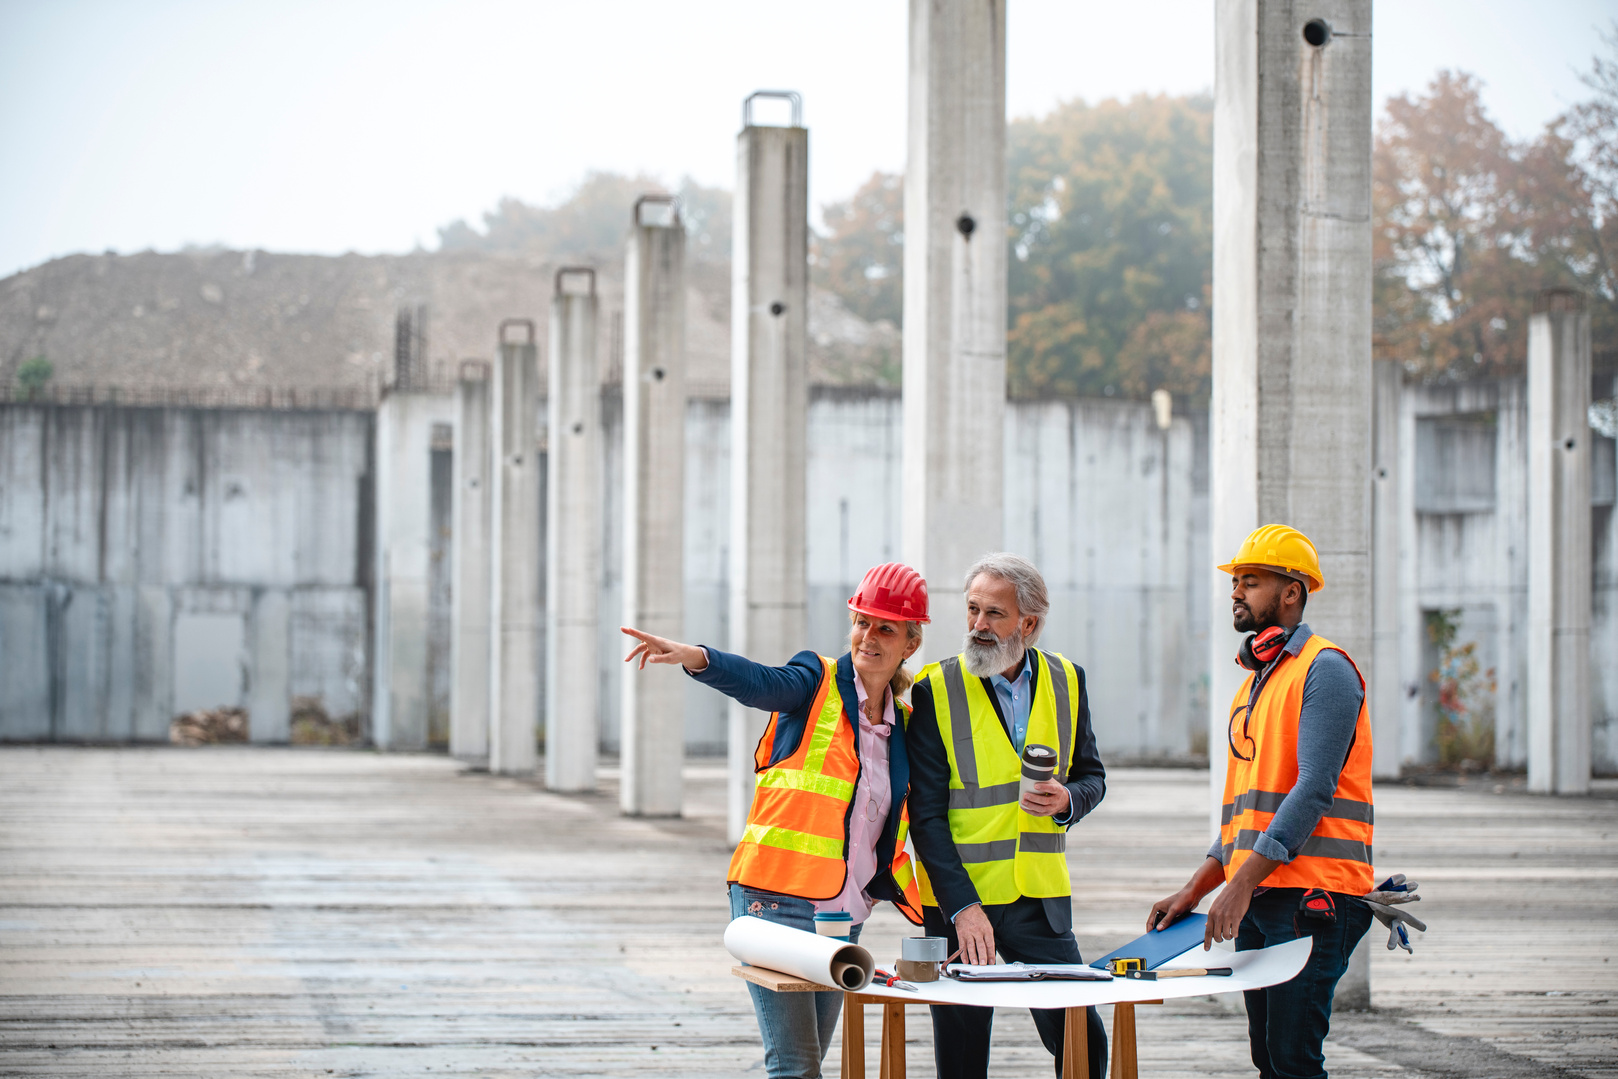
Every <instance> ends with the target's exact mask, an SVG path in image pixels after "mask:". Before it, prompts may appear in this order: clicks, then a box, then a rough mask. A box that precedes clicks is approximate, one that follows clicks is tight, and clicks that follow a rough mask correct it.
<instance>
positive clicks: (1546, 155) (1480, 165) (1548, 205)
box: [1372, 29, 1618, 380]
mask: <svg viewBox="0 0 1618 1079" xmlns="http://www.w3.org/2000/svg"><path fill="white" fill-rule="evenodd" d="M1607 44H1608V46H1609V47H1610V48H1611V49H1612V51H1613V52H1614V54H1615V55H1614V58H1612V59H1603V58H1601V57H1597V58H1596V61H1595V65H1594V70H1593V72H1592V73H1591V74H1590V75H1589V76H1588V77H1587V79H1586V82H1587V83H1588V84H1589V85H1590V86H1591V88H1592V89H1593V90H1595V92H1596V96H1595V98H1594V99H1593V100H1591V101H1589V102H1586V103H1584V104H1582V105H1579V106H1576V107H1575V108H1573V109H1572V110H1570V111H1569V112H1568V113H1566V114H1564V115H1563V116H1560V117H1557V118H1556V119H1555V120H1553V121H1552V122H1551V123H1550V124H1549V125H1547V127H1546V129H1545V130H1544V131H1543V132H1542V133H1541V134H1540V135H1539V136H1538V137H1537V138H1534V139H1532V140H1528V141H1525V142H1521V143H1517V142H1513V141H1512V140H1510V139H1508V138H1507V137H1506V135H1505V134H1504V133H1503V132H1502V131H1501V130H1500V128H1499V127H1498V126H1497V125H1496V124H1495V123H1494V122H1493V121H1492V120H1491V119H1490V118H1489V117H1488V115H1487V114H1486V113H1485V111H1484V109H1483V104H1482V101H1481V97H1480V90H1481V86H1480V84H1479V83H1478V81H1477V80H1476V79H1475V78H1473V77H1472V76H1471V75H1467V74H1465V73H1461V72H1451V71H1441V72H1439V74H1438V75H1437V77H1435V78H1434V79H1433V81H1432V83H1431V84H1430V85H1429V86H1428V88H1427V91H1426V93H1425V94H1422V95H1417V96H1411V95H1408V94H1401V95H1399V96H1397V97H1394V98H1390V99H1389V100H1388V103H1387V111H1386V114H1385V116H1384V118H1383V120H1382V122H1381V123H1380V124H1379V126H1378V130H1377V134H1376V142H1375V149H1374V156H1373V161H1372V204H1373V214H1374V219H1375V231H1374V233H1373V241H1372V242H1373V248H1372V254H1373V266H1374V274H1375V283H1374V289H1375V292H1374V296H1375V304H1374V318H1375V324H1374V325H1375V330H1374V334H1375V336H1374V341H1375V345H1374V348H1375V352H1376V354H1377V355H1379V356H1383V357H1387V358H1390V359H1396V360H1399V361H1400V362H1402V363H1404V365H1405V366H1406V368H1407V369H1408V370H1410V371H1412V372H1415V373H1420V374H1421V375H1423V376H1425V377H1428V378H1442V379H1451V380H1453V379H1465V378H1470V377H1473V376H1476V375H1499V374H1505V373H1507V372H1515V371H1520V370H1521V369H1522V366H1523V363H1524V360H1525V358H1526V356H1527V348H1528V341H1527V339H1528V319H1529V316H1530V314H1531V312H1532V310H1533V302H1534V296H1535V295H1536V294H1537V293H1538V292H1539V291H1540V290H1541V289H1545V288H1551V287H1570V288H1576V289H1578V290H1580V291H1581V292H1583V293H1584V294H1585V295H1586V296H1587V297H1588V298H1589V300H1590V310H1591V316H1592V330H1593V333H1594V338H1595V345H1596V348H1597V350H1598V351H1599V350H1601V349H1602V348H1603V347H1606V348H1611V347H1612V343H1613V342H1614V341H1615V333H1618V298H1615V278H1614V256H1615V255H1618V150H1615V149H1614V146H1615V145H1618V29H1615V32H1614V33H1613V34H1612V35H1609V36H1608V38H1607Z"/></svg>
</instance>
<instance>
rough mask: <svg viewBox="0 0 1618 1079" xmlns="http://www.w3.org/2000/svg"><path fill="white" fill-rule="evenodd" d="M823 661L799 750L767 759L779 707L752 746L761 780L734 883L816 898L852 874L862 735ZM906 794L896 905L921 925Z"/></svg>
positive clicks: (900, 800)
mask: <svg viewBox="0 0 1618 1079" xmlns="http://www.w3.org/2000/svg"><path fill="white" fill-rule="evenodd" d="M820 663H821V667H822V671H821V675H820V686H819V688H817V689H816V690H815V699H814V704H813V705H812V706H811V707H810V712H809V722H808V723H807V724H805V727H804V731H803V737H802V738H801V739H800V740H799V742H798V748H797V751H796V752H794V753H793V754H792V755H791V756H790V757H787V758H786V759H785V760H782V761H779V762H777V763H776V764H773V765H772V764H770V763H769V761H770V757H771V755H772V753H773V751H774V748H775V733H776V724H777V722H778V721H779V720H780V718H781V713H780V712H775V713H773V714H771V716H770V723H769V726H767V727H765V728H764V736H763V737H762V738H760V739H759V740H758V748H757V749H755V750H754V751H753V765H754V771H755V772H757V773H758V781H757V787H756V789H755V791H754V794H753V809H752V812H750V813H749V814H748V815H747V828H746V830H745V831H744V832H743V833H742V841H741V842H740V843H738V844H737V845H736V852H735V853H734V854H732V855H731V858H730V872H729V874H728V879H729V882H730V883H732V884H741V885H742V886H744V887H747V888H759V889H762V890H764V891H767V892H778V893H780V894H782V895H791V896H798V897H799V898H802V899H817V900H818V899H834V898H836V897H837V896H838V895H841V894H842V891H843V885H844V884H845V883H846V882H847V880H848V825H849V818H850V816H851V814H852V813H853V802H854V786H855V783H856V782H858V780H859V774H860V759H859V735H858V733H857V732H856V729H855V725H854V719H853V717H852V716H850V715H849V714H848V712H847V711H846V710H845V709H844V707H843V699H842V694H840V693H839V692H838V691H837V661H836V660H834V659H829V658H827V657H826V656H821V657H820ZM894 711H895V718H896V719H897V720H898V721H899V722H901V723H904V722H908V720H909V718H910V709H909V707H908V706H906V705H905V704H904V703H903V702H902V701H897V700H896V701H894ZM906 793H907V792H905V791H894V792H893V800H894V808H893V809H892V810H890V811H889V812H895V811H896V812H898V813H899V826H898V833H897V837H896V838H895V840H894V844H893V862H892V864H891V865H890V866H889V872H891V873H892V875H893V883H894V885H895V889H896V890H897V891H898V892H899V893H900V894H901V895H903V897H904V902H902V903H901V902H898V901H897V900H896V901H894V906H896V907H898V908H899V913H901V914H903V915H904V916H905V917H906V918H908V919H909V920H910V921H911V922H913V923H915V924H916V925H920V924H921V897H920V896H919V895H918V894H917V891H916V876H915V871H914V868H913V867H912V865H911V862H910V855H909V854H907V853H906V852H905V837H906V836H907V835H908V834H909V832H910V810H909V807H908V806H907V805H906ZM879 876H880V874H879Z"/></svg>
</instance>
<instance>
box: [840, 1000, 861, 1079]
mask: <svg viewBox="0 0 1618 1079" xmlns="http://www.w3.org/2000/svg"><path fill="white" fill-rule="evenodd" d="M843 1079H865V1005H863V1004H861V1003H860V1002H859V1001H858V1000H856V999H855V997H854V994H853V993H844V994H843Z"/></svg>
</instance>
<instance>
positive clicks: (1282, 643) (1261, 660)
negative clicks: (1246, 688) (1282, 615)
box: [1236, 626, 1292, 671]
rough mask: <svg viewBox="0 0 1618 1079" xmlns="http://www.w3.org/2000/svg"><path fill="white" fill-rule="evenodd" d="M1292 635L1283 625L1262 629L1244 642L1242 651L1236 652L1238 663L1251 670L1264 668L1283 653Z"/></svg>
mask: <svg viewBox="0 0 1618 1079" xmlns="http://www.w3.org/2000/svg"><path fill="white" fill-rule="evenodd" d="M1291 636H1292V633H1291V631H1289V630H1288V629H1286V628H1285V627H1283V626H1271V627H1270V628H1269V629H1265V630H1260V631H1259V632H1258V633H1255V634H1253V635H1252V636H1250V637H1248V638H1247V639H1246V640H1244V641H1243V642H1242V647H1241V651H1240V652H1238V653H1237V654H1236V663H1237V665H1238V666H1241V667H1246V668H1247V669H1248V670H1250V671H1259V670H1263V669H1264V668H1265V667H1267V666H1268V665H1269V663H1270V661H1271V660H1273V659H1275V657H1276V656H1279V655H1280V654H1281V649H1283V648H1285V647H1286V645H1287V638H1289V637H1291Z"/></svg>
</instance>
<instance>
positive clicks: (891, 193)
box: [810, 172, 905, 326]
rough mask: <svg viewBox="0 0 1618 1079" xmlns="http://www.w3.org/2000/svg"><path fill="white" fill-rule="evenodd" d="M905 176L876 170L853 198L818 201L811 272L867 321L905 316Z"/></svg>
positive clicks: (891, 320)
mask: <svg viewBox="0 0 1618 1079" xmlns="http://www.w3.org/2000/svg"><path fill="white" fill-rule="evenodd" d="M904 203H905V184H904V177H903V176H901V175H899V174H898V173H891V172H876V173H872V174H871V178H870V179H869V180H867V181H865V183H864V184H863V185H861V187H860V189H859V190H858V191H856V192H854V195H853V197H852V198H850V199H848V200H847V201H845V202H832V203H827V204H826V205H825V206H822V207H821V211H820V212H821V218H822V220H823V221H824V222H825V230H824V231H823V232H819V233H817V234H816V235H815V236H814V237H813V239H812V240H811V252H810V259H811V263H812V265H811V278H812V280H813V281H814V283H815V284H817V285H819V286H820V287H821V288H824V289H828V290H829V291H831V292H835V293H836V294H837V295H838V296H839V297H841V298H842V301H843V303H845V304H847V305H848V308H849V310H851V311H853V312H854V313H855V314H857V315H859V316H860V317H861V318H863V319H865V320H867V321H868V322H876V321H877V320H879V319H887V320H888V321H889V322H892V323H893V324H894V325H895V326H897V325H899V324H900V322H901V321H902V319H903V317H904Z"/></svg>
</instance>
